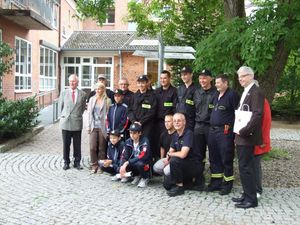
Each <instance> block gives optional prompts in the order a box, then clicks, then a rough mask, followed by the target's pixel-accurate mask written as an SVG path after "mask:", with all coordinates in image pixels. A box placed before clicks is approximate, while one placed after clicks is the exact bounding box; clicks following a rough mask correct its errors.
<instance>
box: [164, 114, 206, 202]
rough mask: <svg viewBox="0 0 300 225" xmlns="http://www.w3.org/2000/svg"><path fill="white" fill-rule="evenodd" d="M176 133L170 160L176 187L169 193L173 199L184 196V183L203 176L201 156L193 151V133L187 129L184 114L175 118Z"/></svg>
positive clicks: (176, 115)
mask: <svg viewBox="0 0 300 225" xmlns="http://www.w3.org/2000/svg"><path fill="white" fill-rule="evenodd" d="M173 125H174V128H175V129H176V133H175V134H174V136H173V139H172V142H171V145H170V151H169V152H168V155H167V156H168V158H169V162H170V171H171V180H172V182H174V183H175V185H174V186H173V187H172V188H171V189H170V190H168V191H167V194H168V195H169V196H171V197H173V196H177V195H182V194H184V187H183V181H184V180H186V179H193V178H196V181H197V178H198V177H199V176H201V174H202V173H201V166H200V163H201V162H200V155H198V154H196V152H194V151H193V148H192V146H193V132H192V131H191V130H190V129H188V128H187V127H186V119H185V116H184V114H182V113H176V114H175V115H174V116H173Z"/></svg>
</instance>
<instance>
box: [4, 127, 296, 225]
mask: <svg viewBox="0 0 300 225" xmlns="http://www.w3.org/2000/svg"><path fill="white" fill-rule="evenodd" d="M83 155H84V157H83V160H82V164H83V166H84V169H83V170H81V171H77V170H75V169H73V168H72V169H71V170H68V171H63V170H62V165H63V161H62V144H61V133H60V130H59V128H58V124H54V125H50V126H48V127H46V129H45V130H44V131H43V132H41V133H40V134H38V135H37V136H35V137H34V138H33V139H32V141H30V142H28V143H26V144H23V145H22V146H19V147H17V148H16V149H13V150H12V151H10V152H9V153H5V154H0V224H1V225H2V224H3V225H7V224H8V225H9V224H12V225H13V224H18V225H19V224H112V225H115V224H129V225H130V224H138V225H140V224H141V225H144V224H151V225H153V224H180V225H182V224H189V225H191V224H214V225H215V224H224V225H225V224H226V225H227V224H289V225H293V224H295V225H296V224H300V188H294V189H271V188H265V192H264V194H263V197H262V199H260V200H259V207H257V208H254V209H248V210H243V209H235V208H234V204H233V203H232V202H231V200H230V199H231V197H232V196H235V195H238V193H239V192H240V191H241V189H240V188H239V187H237V188H235V189H234V191H233V193H231V194H230V195H229V196H219V195H218V194H217V193H209V194H207V193H199V192H193V191H187V192H186V194H185V195H184V196H178V197H175V198H170V197H168V196H167V195H166V193H165V191H164V189H163V188H162V186H161V179H160V178H159V177H156V178H154V179H153V181H152V182H151V183H150V184H149V188H147V189H139V188H137V187H133V186H131V185H129V184H121V183H119V182H113V181H111V180H110V176H108V175H105V174H101V175H100V174H93V175H91V174H90V173H89V171H88V163H89V162H88V160H89V159H88V138H87V134H86V132H85V131H83Z"/></svg>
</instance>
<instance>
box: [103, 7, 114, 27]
mask: <svg viewBox="0 0 300 225" xmlns="http://www.w3.org/2000/svg"><path fill="white" fill-rule="evenodd" d="M109 23H115V9H114V8H113V9H110V10H109V11H108V18H106V21H105V24H109Z"/></svg>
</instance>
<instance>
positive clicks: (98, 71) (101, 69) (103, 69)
mask: <svg viewBox="0 0 300 225" xmlns="http://www.w3.org/2000/svg"><path fill="white" fill-rule="evenodd" d="M99 74H104V75H105V77H106V80H107V84H106V87H110V75H111V68H110V67H95V68H94V83H97V80H98V75H99Z"/></svg>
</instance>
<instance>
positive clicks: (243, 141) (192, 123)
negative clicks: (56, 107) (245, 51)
mask: <svg viewBox="0 0 300 225" xmlns="http://www.w3.org/2000/svg"><path fill="white" fill-rule="evenodd" d="M237 74H238V80H239V82H240V84H241V86H242V87H243V88H244V92H243V94H242V96H241V98H240V97H239V95H238V94H237V92H236V91H234V90H232V89H231V88H230V85H229V78H228V76H227V75H226V74H220V75H218V76H216V77H215V78H214V77H213V75H212V73H211V72H210V71H209V70H207V69H204V70H203V71H201V72H200V73H199V74H198V78H199V86H198V85H196V84H194V83H193V71H192V69H191V68H190V67H187V66H186V67H183V68H182V70H181V79H182V81H183V84H182V85H181V86H179V87H178V88H175V87H173V86H172V85H171V73H170V72H169V71H167V70H164V71H162V73H161V74H160V87H159V88H156V89H155V90H153V89H152V86H151V81H150V80H149V77H148V76H147V75H142V76H139V77H138V78H137V86H138V90H137V91H136V92H135V93H133V92H131V91H130V90H129V89H128V86H129V82H128V80H127V79H126V78H121V79H120V80H119V88H118V89H116V90H115V91H111V90H109V89H107V88H106V77H105V76H104V75H101V74H100V75H99V76H98V82H97V83H96V84H95V90H94V91H92V92H91V93H90V95H89V96H88V98H87V97H86V94H85V93H84V92H83V91H82V90H79V89H78V88H77V86H78V77H77V76H76V75H75V74H72V75H70V77H69V86H70V88H69V89H67V90H64V91H62V93H61V95H60V101H59V102H60V109H61V119H60V127H61V129H62V137H63V157H64V166H63V169H64V170H67V169H69V168H70V156H69V155H70V144H71V140H72V138H73V146H74V167H75V168H77V169H82V167H81V166H80V160H81V131H82V126H83V122H82V120H83V118H82V115H83V112H84V110H85V109H86V105H87V114H88V124H87V130H88V133H89V141H90V164H91V173H97V172H99V173H102V172H103V171H104V172H108V173H110V174H112V180H114V181H117V180H120V181H121V182H123V183H125V182H129V181H130V182H131V183H132V184H133V185H137V186H138V187H141V188H145V187H147V184H148V182H149V179H150V178H151V176H153V175H155V174H158V175H162V176H164V182H163V185H164V187H165V188H166V190H167V194H168V195H169V196H177V195H181V194H184V192H185V190H186V189H190V190H196V191H203V190H206V191H208V192H214V191H218V192H219V194H220V195H227V194H229V193H230V192H231V190H232V186H233V181H234V172H233V159H234V152H235V148H236V150H237V155H238V162H239V172H240V178H241V183H242V186H243V193H242V195H241V196H240V197H237V198H232V201H233V202H235V203H236V204H235V206H236V207H237V208H251V207H256V206H257V203H258V201H257V198H258V197H259V196H260V195H261V193H262V184H261V183H262V182H261V180H262V178H261V165H260V159H261V155H262V154H264V153H265V152H268V151H269V150H270V123H271V122H270V121H271V114H270V107H269V105H268V102H267V100H266V99H265V97H264V95H263V93H262V91H261V90H260V88H259V87H258V84H256V83H255V80H254V72H253V70H252V69H251V68H250V67H246V66H242V67H241V68H239V70H238V71H237ZM214 79H215V82H214V83H215V85H213V80H214ZM245 106H246V107H245ZM245 108H246V109H245ZM236 110H248V111H250V112H251V113H252V115H251V118H250V120H249V121H248V123H247V125H246V126H244V127H242V128H241V129H239V130H237V131H235V133H234V132H233V127H234V122H235V119H236V118H235V111H236ZM207 149H208V155H209V157H208V159H209V166H210V172H211V178H210V181H209V184H208V185H207V186H205V176H204V168H205V163H206V161H207V159H206V155H207Z"/></svg>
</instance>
